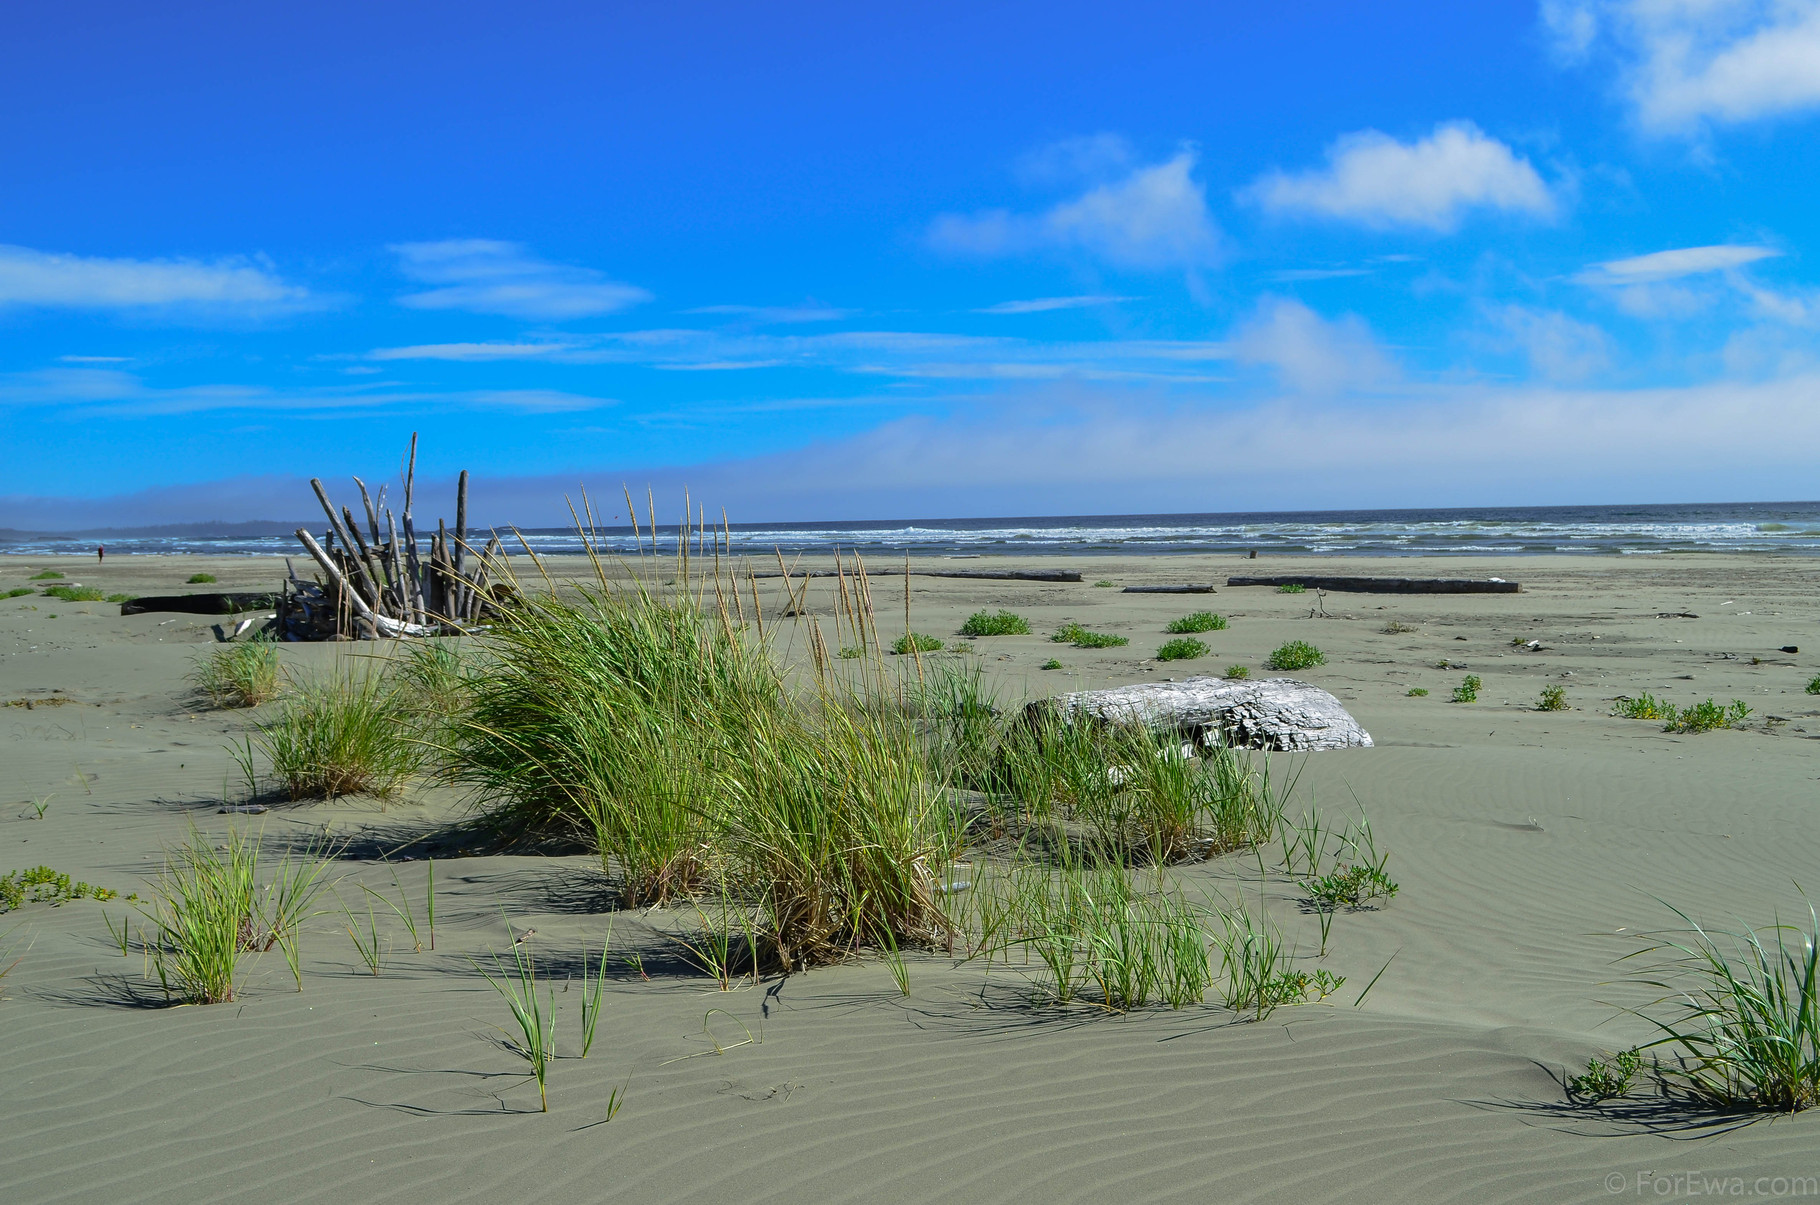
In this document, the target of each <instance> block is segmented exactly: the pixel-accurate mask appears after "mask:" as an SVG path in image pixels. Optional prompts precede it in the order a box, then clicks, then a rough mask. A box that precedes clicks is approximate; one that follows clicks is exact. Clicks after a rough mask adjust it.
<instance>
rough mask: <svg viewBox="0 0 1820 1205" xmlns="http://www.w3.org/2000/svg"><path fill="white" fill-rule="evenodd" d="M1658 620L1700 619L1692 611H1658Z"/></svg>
mask: <svg viewBox="0 0 1820 1205" xmlns="http://www.w3.org/2000/svg"><path fill="white" fill-rule="evenodd" d="M1656 618H1657V619H1698V618H1700V617H1699V616H1698V615H1695V614H1694V613H1693V612H1692V611H1658V612H1656Z"/></svg>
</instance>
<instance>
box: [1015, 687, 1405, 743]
mask: <svg viewBox="0 0 1820 1205" xmlns="http://www.w3.org/2000/svg"><path fill="white" fill-rule="evenodd" d="M1045 713H1048V714H1058V713H1059V714H1060V715H1062V716H1063V717H1064V718H1069V719H1072V718H1076V717H1085V718H1088V719H1092V720H1098V721H1100V722H1103V723H1109V724H1130V723H1141V724H1143V725H1145V726H1146V727H1149V728H1153V729H1165V730H1167V729H1173V730H1174V731H1176V732H1179V733H1180V734H1181V735H1182V736H1184V737H1186V738H1188V739H1189V740H1192V741H1194V742H1196V743H1198V744H1201V745H1209V744H1224V745H1228V746H1232V747H1234V748H1246V749H1276V750H1314V749H1358V748H1370V747H1371V743H1372V742H1371V734H1370V733H1369V732H1366V731H1365V729H1364V728H1362V727H1360V725H1359V722H1358V721H1357V720H1355V719H1354V718H1353V717H1352V716H1351V714H1350V713H1348V712H1347V710H1346V708H1345V707H1344V706H1342V705H1341V703H1340V701H1339V700H1338V699H1336V698H1334V697H1333V696H1332V695H1331V694H1329V693H1327V692H1326V691H1324V690H1322V689H1321V688H1320V687H1318V686H1314V685H1311V684H1310V683H1307V682H1302V681H1299V680H1297V679H1295V678H1264V679H1255V680H1244V681H1233V680H1229V679H1225V678H1188V679H1186V680H1184V681H1181V682H1143V683H1138V684H1137V685H1134V686H1120V687H1114V688H1111V689H1108V690H1082V691H1075V692H1073V693H1070V694H1064V695H1059V696H1057V697H1055V698H1053V699H1039V700H1037V701H1036V702H1034V703H1031V704H1030V705H1029V707H1028V708H1026V709H1025V714H1026V716H1028V717H1030V718H1032V719H1038V718H1040V717H1041V716H1042V715H1043V714H1045Z"/></svg>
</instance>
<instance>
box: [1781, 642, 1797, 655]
mask: <svg viewBox="0 0 1820 1205" xmlns="http://www.w3.org/2000/svg"><path fill="white" fill-rule="evenodd" d="M1781 651H1782V652H1784V653H1798V652H1800V651H1801V646H1800V645H1798V644H1785V645H1783V646H1782V649H1781Z"/></svg>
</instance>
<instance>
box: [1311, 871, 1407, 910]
mask: <svg viewBox="0 0 1820 1205" xmlns="http://www.w3.org/2000/svg"><path fill="white" fill-rule="evenodd" d="M1302 889H1303V890H1304V891H1306V892H1307V893H1308V898H1309V900H1310V901H1312V902H1313V903H1314V905H1315V906H1316V907H1318V908H1339V907H1342V906H1344V907H1347V908H1359V907H1362V906H1364V905H1365V904H1366V903H1368V902H1370V901H1371V900H1374V899H1379V898H1384V899H1388V898H1389V897H1391V896H1393V895H1395V894H1396V893H1397V890H1398V888H1397V884H1396V883H1395V882H1393V881H1392V880H1391V878H1390V876H1389V875H1387V874H1385V873H1384V871H1383V869H1382V868H1380V867H1377V866H1372V865H1369V864H1354V865H1349V866H1336V867H1335V868H1334V869H1333V870H1332V871H1331V872H1330V873H1328V874H1325V875H1322V876H1321V877H1320V878H1318V879H1310V880H1309V881H1308V882H1306V883H1304V884H1302Z"/></svg>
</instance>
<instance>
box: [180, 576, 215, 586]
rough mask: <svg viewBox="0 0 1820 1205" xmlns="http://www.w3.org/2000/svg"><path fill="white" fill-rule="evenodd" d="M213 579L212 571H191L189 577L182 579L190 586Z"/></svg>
mask: <svg viewBox="0 0 1820 1205" xmlns="http://www.w3.org/2000/svg"><path fill="white" fill-rule="evenodd" d="M214 580H215V575H214V574H212V573H192V574H190V575H189V577H187V578H185V579H184V581H185V582H186V583H187V584H189V585H192V586H200V585H202V584H204V583H205V582H212V581H214Z"/></svg>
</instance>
